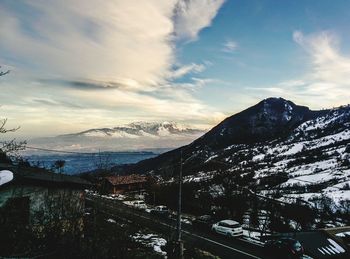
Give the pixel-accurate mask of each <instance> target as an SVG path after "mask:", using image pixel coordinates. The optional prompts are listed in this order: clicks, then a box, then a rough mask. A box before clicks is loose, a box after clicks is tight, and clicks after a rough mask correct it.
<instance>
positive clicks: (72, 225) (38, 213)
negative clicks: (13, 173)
mask: <svg viewBox="0 0 350 259" xmlns="http://www.w3.org/2000/svg"><path fill="white" fill-rule="evenodd" d="M21 198H22V200H23V202H21ZM25 199H27V200H28V203H29V207H28V209H29V211H28V212H26V211H22V213H21V214H22V215H23V217H21V220H20V221H22V224H25V221H27V225H28V226H29V228H31V229H32V231H33V232H34V233H35V234H36V235H38V236H43V235H45V233H46V230H47V229H48V228H57V229H58V230H59V231H62V232H72V233H78V232H79V231H82V229H83V213H84V192H83V191H82V190H78V189H72V188H58V187H48V186H34V185H17V184H12V185H10V186H6V187H3V188H1V190H0V221H2V223H6V222H8V223H12V224H15V222H14V221H15V220H14V219H15V218H16V217H17V215H18V213H19V212H18V207H19V206H23V210H25V203H26V201H25ZM11 203H17V205H11ZM16 207H17V208H16ZM11 210H13V211H12V212H11ZM25 217H28V218H27V219H25Z"/></svg>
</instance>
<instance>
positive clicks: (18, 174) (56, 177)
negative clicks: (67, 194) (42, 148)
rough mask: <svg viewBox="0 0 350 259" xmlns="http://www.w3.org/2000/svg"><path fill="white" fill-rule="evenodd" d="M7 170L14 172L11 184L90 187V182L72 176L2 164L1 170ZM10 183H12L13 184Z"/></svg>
mask: <svg viewBox="0 0 350 259" xmlns="http://www.w3.org/2000/svg"><path fill="white" fill-rule="evenodd" d="M2 169H6V170H11V171H12V172H13V176H14V179H13V181H11V182H19V181H21V182H23V181H26V182H27V181H31V182H34V183H35V184H40V183H44V182H45V183H52V184H62V185H75V186H89V185H91V183H90V182H88V181H86V180H84V179H82V178H79V177H76V176H71V175H65V174H57V173H52V172H48V171H47V170H46V169H43V168H33V167H23V168H18V167H16V166H13V165H4V164H0V170H2ZM11 182H10V183H11Z"/></svg>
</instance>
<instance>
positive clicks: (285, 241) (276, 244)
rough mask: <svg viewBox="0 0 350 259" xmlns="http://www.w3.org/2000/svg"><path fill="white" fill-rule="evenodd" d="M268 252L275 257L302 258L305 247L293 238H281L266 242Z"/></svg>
mask: <svg viewBox="0 0 350 259" xmlns="http://www.w3.org/2000/svg"><path fill="white" fill-rule="evenodd" d="M265 250H266V252H267V253H268V254H269V255H270V256H272V257H274V258H301V257H302V256H303V255H304V248H303V246H302V245H301V244H300V242H299V241H298V240H295V239H293V238H279V239H274V240H268V241H266V243H265Z"/></svg>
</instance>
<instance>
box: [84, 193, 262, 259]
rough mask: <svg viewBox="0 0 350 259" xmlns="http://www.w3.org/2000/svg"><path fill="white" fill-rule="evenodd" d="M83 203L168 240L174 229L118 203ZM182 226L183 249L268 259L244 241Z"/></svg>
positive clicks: (101, 200)
mask: <svg viewBox="0 0 350 259" xmlns="http://www.w3.org/2000/svg"><path fill="white" fill-rule="evenodd" d="M86 201H87V204H88V205H89V204H90V205H91V206H93V207H94V208H95V209H96V210H98V211H100V212H103V213H107V214H109V215H115V216H116V217H119V218H124V219H128V220H131V221H132V222H135V223H137V224H139V225H142V226H144V227H148V228H149V229H152V230H154V231H157V232H159V233H162V234H164V235H166V236H168V237H169V238H170V237H171V234H173V233H174V230H175V229H176V221H175V220H174V219H170V218H159V217H156V216H154V215H151V214H149V213H147V212H144V211H140V210H135V209H132V208H130V207H128V206H126V205H124V204H123V203H122V202H121V201H118V200H111V199H105V198H102V197H99V196H91V195H88V196H87V197H86ZM182 225H183V230H182V239H183V240H184V242H185V246H191V247H197V248H200V249H203V250H205V251H208V252H210V253H212V254H214V255H217V256H219V257H220V258H223V259H226V258H227V259H232V258H234V259H268V257H266V255H264V254H263V248H262V247H261V246H259V245H257V244H252V243H250V242H247V241H244V240H243V239H229V238H226V237H222V236H219V235H216V234H214V233H206V232H202V231H199V230H197V229H193V228H192V226H190V225H186V224H182Z"/></svg>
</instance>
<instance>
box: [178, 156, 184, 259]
mask: <svg viewBox="0 0 350 259" xmlns="http://www.w3.org/2000/svg"><path fill="white" fill-rule="evenodd" d="M181 203H182V150H181V153H180V172H179V203H178V208H177V243H178V249H179V250H178V253H179V254H178V255H179V257H178V258H180V259H182V258H183V255H184V253H183V242H182V240H181V206H182V204H181Z"/></svg>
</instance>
